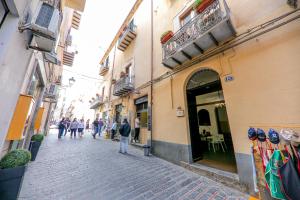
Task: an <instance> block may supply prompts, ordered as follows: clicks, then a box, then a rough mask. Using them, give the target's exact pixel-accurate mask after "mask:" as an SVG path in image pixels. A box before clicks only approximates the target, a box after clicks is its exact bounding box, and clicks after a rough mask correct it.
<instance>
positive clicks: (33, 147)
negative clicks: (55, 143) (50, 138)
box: [29, 141, 41, 161]
mask: <svg viewBox="0 0 300 200" xmlns="http://www.w3.org/2000/svg"><path fill="white" fill-rule="evenodd" d="M40 146H41V142H36V141H31V142H30V145H29V151H30V152H31V161H35V158H36V156H37V153H38V151H39V149H40Z"/></svg>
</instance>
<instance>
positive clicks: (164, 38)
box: [160, 31, 174, 44]
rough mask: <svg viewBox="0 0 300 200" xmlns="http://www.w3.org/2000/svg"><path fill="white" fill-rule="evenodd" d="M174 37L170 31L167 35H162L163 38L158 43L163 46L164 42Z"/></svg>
mask: <svg viewBox="0 0 300 200" xmlns="http://www.w3.org/2000/svg"><path fill="white" fill-rule="evenodd" d="M173 36H174V34H173V32H172V31H168V32H167V33H165V34H163V36H162V37H161V38H160V42H161V43H162V44H165V43H166V42H168V41H169V39H171V38H172V37H173Z"/></svg>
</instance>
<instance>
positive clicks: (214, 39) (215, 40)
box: [208, 32, 219, 46]
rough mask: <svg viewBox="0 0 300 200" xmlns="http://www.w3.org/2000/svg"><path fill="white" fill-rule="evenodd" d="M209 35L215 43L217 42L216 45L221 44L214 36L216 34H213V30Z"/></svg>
mask: <svg viewBox="0 0 300 200" xmlns="http://www.w3.org/2000/svg"><path fill="white" fill-rule="evenodd" d="M208 35H209V37H210V39H211V40H212V41H213V42H214V44H215V45H216V46H219V42H218V40H217V39H216V38H215V37H214V35H213V34H212V33H211V32H209V33H208Z"/></svg>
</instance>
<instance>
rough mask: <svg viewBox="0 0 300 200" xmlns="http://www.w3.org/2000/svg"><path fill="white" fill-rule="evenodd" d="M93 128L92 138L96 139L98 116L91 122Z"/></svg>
mask: <svg viewBox="0 0 300 200" xmlns="http://www.w3.org/2000/svg"><path fill="white" fill-rule="evenodd" d="M93 129H94V133H93V138H94V139H96V134H97V133H98V132H99V120H98V118H96V119H95V120H94V122H93Z"/></svg>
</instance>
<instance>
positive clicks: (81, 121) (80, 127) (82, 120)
mask: <svg viewBox="0 0 300 200" xmlns="http://www.w3.org/2000/svg"><path fill="white" fill-rule="evenodd" d="M83 130H84V119H81V120H80V121H79V123H78V134H79V137H82V136H83Z"/></svg>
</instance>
